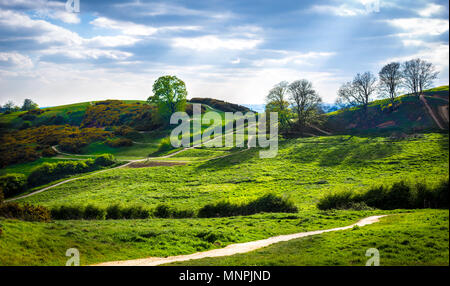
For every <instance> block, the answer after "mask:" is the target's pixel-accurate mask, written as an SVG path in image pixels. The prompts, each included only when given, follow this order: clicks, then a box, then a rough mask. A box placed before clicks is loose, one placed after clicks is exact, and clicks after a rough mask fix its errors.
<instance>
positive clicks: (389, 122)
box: [377, 120, 395, 128]
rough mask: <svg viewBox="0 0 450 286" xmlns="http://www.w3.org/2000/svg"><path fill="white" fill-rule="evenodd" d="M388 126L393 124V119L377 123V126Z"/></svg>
mask: <svg viewBox="0 0 450 286" xmlns="http://www.w3.org/2000/svg"><path fill="white" fill-rule="evenodd" d="M389 126H395V121H394V120H390V121H386V122H383V123H381V124H378V125H377V127H378V128H386V127H389Z"/></svg>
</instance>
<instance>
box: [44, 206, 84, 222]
mask: <svg viewBox="0 0 450 286" xmlns="http://www.w3.org/2000/svg"><path fill="white" fill-rule="evenodd" d="M83 212H84V208H83V207H80V206H73V207H71V206H60V207H56V208H52V209H51V217H52V219H60V220H68V219H82V218H83Z"/></svg>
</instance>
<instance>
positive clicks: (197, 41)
mask: <svg viewBox="0 0 450 286" xmlns="http://www.w3.org/2000/svg"><path fill="white" fill-rule="evenodd" d="M262 42H263V41H262V39H247V38H220V37H218V36H215V35H207V36H201V37H193V38H174V39H173V40H172V47H174V48H186V49H191V50H196V51H213V50H218V49H227V50H246V49H253V48H255V47H256V46H258V45H259V44H261V43H262Z"/></svg>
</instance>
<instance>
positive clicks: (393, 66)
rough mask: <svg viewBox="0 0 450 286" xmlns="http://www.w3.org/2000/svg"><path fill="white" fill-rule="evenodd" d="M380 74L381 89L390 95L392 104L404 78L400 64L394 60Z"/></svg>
mask: <svg viewBox="0 0 450 286" xmlns="http://www.w3.org/2000/svg"><path fill="white" fill-rule="evenodd" d="M378 76H379V77H380V90H381V91H382V93H385V94H387V95H388V96H389V98H390V99H391V102H392V105H394V101H395V98H396V96H397V90H398V89H399V87H400V85H401V83H402V79H403V75H402V72H401V70H400V64H399V63H396V62H392V63H390V64H387V65H385V66H384V67H383V68H382V69H381V71H380V72H379V73H378Z"/></svg>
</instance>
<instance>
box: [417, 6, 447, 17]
mask: <svg viewBox="0 0 450 286" xmlns="http://www.w3.org/2000/svg"><path fill="white" fill-rule="evenodd" d="M442 10H444V7H443V6H441V5H437V4H434V3H429V4H428V5H427V6H426V7H425V8H423V9H420V10H418V11H417V14H419V15H420V16H422V17H430V16H433V15H435V14H438V13H439V12H441V11H442Z"/></svg>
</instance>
